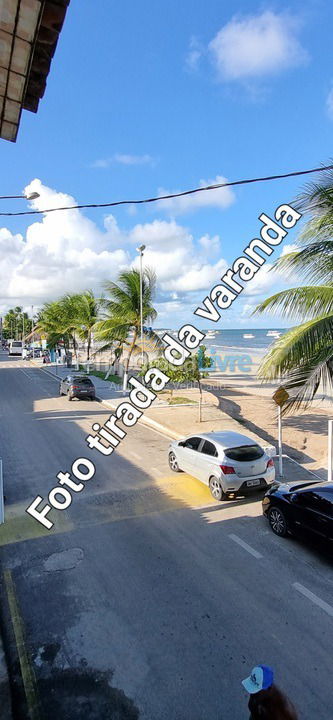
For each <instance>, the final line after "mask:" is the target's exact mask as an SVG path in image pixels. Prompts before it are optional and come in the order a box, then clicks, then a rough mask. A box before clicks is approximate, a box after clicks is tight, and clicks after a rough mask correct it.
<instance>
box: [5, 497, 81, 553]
mask: <svg viewBox="0 0 333 720" xmlns="http://www.w3.org/2000/svg"><path fill="white" fill-rule="evenodd" d="M28 505H29V501H26V502H25V503H24V504H23V503H15V504H13V505H9V506H5V522H4V523H3V524H2V525H0V547H1V546H2V545H10V544H11V543H16V542H23V541H24V540H35V539H36V538H39V537H49V536H50V535H54V534H58V533H62V532H66V531H68V530H72V529H73V527H74V525H73V523H72V521H71V520H70V518H69V516H68V513H67V515H65V513H64V512H58V513H57V512H56V511H55V510H54V511H51V512H50V518H51V520H52V522H54V525H53V528H52V529H51V530H47V529H46V528H44V526H43V525H41V523H39V522H37V520H35V519H34V518H32V517H31V515H28V513H26V512H25V511H26V508H27V507H28Z"/></svg>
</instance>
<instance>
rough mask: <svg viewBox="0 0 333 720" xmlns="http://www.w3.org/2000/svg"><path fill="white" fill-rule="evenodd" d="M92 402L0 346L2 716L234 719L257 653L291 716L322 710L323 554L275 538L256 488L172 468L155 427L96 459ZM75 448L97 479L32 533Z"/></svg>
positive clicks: (327, 684) (138, 430) (327, 619)
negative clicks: (5, 665) (249, 490)
mask: <svg viewBox="0 0 333 720" xmlns="http://www.w3.org/2000/svg"><path fill="white" fill-rule="evenodd" d="M108 414H109V413H108V412H107V411H106V408H105V407H103V406H102V405H100V404H98V403H92V402H85V401H73V402H72V403H69V402H68V401H67V400H66V398H60V397H59V396H58V386H57V383H56V381H55V380H54V379H53V378H52V377H51V376H49V375H48V374H47V373H46V372H44V370H42V369H38V368H35V367H31V366H30V367H29V363H28V362H22V361H20V360H15V359H14V358H8V357H7V355H5V354H0V455H1V456H2V458H3V463H4V480H5V492H6V523H5V525H3V526H1V527H0V562H1V616H2V630H3V634H4V640H5V648H6V652H7V656H8V660H9V667H10V674H11V680H12V683H13V688H14V692H15V717H16V718H18V719H19V720H20V719H21V718H24V719H25V718H28V717H29V716H30V717H31V718H32V720H44V719H46V718H47V720H53V719H54V720H55V719H56V718H57V720H58V718H60V717H61V718H62V720H77V719H78V718H80V719H81V718H82V717H85V718H87V720H95V719H96V720H97V718H98V720H104V719H105V720H106V719H108V718H110V719H112V720H122V719H125V718H126V719H127V718H128V719H129V720H132V719H133V720H134V718H140V719H141V720H227V719H228V720H229V718H232V719H233V720H243V718H247V717H248V711H247V696H246V693H245V692H244V691H243V689H242V687H241V684H240V682H241V680H242V679H243V678H244V677H245V675H246V674H248V671H249V670H250V669H251V667H252V666H253V665H255V664H257V663H267V664H271V665H272V666H273V667H274V668H275V672H276V681H277V683H278V684H280V685H281V686H282V687H283V688H284V689H285V690H286V692H287V693H288V694H289V695H290V696H291V698H292V699H293V701H294V702H295V703H296V705H297V707H298V708H299V712H300V717H301V718H302V720H312V719H313V716H314V715H315V717H316V720H328V718H330V717H331V715H332V711H331V708H332V706H333V686H332V682H331V676H332V673H331V656H332V636H333V632H332V625H333V592H332V590H333V572H332V569H333V565H332V562H331V561H330V558H329V557H327V556H326V555H324V554H322V553H321V552H320V550H318V549H317V550H313V549H312V548H311V546H309V544H303V543H301V542H299V541H296V540H283V539H279V538H277V537H275V536H274V535H273V533H272V532H271V531H270V530H269V528H268V527H267V525H266V522H265V520H264V519H263V518H262V516H261V506H260V502H258V501H256V500H254V501H253V500H251V499H249V500H247V501H236V502H228V503H223V504H221V503H220V504H219V503H216V502H214V501H212V499H211V497H210V494H209V491H208V490H207V489H206V488H205V487H204V486H203V485H201V484H200V483H199V482H197V481H196V480H194V479H192V478H190V477H189V476H187V475H185V474H177V475H173V474H172V475H170V471H169V469H168V465H167V452H166V451H167V447H168V440H167V439H166V438H164V437H163V436H162V435H160V434H158V433H156V432H154V431H152V430H150V429H148V428H145V427H143V426H142V425H141V426H140V425H137V426H136V427H134V428H132V429H131V430H129V433H128V436H127V438H126V439H125V440H124V441H123V442H122V443H121V445H120V446H119V448H118V449H117V451H116V452H114V453H113V455H112V456H110V457H102V456H99V454H98V453H97V451H95V450H89V449H88V446H87V445H86V443H85V436H86V435H87V434H88V431H89V430H90V429H91V425H92V423H93V422H97V421H98V422H99V423H100V424H102V423H103V422H104V421H105V420H106V418H107V417H108ZM79 456H86V457H90V458H91V459H92V460H93V461H94V462H95V464H96V468H97V472H96V475H95V477H94V478H93V479H92V480H91V481H89V483H87V485H86V488H85V489H84V490H83V491H82V492H81V493H80V494H78V495H76V496H75V497H74V498H73V503H72V505H71V507H70V508H68V510H65V511H53V515H52V519H53V520H54V523H55V525H54V528H53V529H52V530H51V531H47V530H43V529H42V528H41V526H40V525H39V524H38V523H37V522H36V521H35V520H34V519H33V518H31V517H29V516H28V515H27V514H26V513H25V508H26V507H27V506H28V505H29V504H30V502H31V501H32V500H33V499H34V497H35V496H36V495H38V494H39V495H41V496H43V497H47V494H48V492H49V490H50V489H51V488H52V487H53V486H54V485H55V484H56V474H57V472H59V470H62V471H66V470H70V468H71V464H72V462H73V460H74V459H75V458H77V457H79Z"/></svg>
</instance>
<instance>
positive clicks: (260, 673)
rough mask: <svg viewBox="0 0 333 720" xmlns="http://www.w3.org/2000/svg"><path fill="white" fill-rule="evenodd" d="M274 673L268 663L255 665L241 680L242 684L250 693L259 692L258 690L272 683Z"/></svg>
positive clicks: (266, 687)
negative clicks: (247, 675) (249, 673)
mask: <svg viewBox="0 0 333 720" xmlns="http://www.w3.org/2000/svg"><path fill="white" fill-rule="evenodd" d="M273 682H274V673H273V670H272V668H271V667H269V665H256V667H254V668H253V670H251V675H249V677H247V678H245V680H242V685H243V686H244V687H245V690H247V692H248V693H250V695H254V694H255V693H258V692H260V690H267V689H268V688H270V687H271V686H272V685H273Z"/></svg>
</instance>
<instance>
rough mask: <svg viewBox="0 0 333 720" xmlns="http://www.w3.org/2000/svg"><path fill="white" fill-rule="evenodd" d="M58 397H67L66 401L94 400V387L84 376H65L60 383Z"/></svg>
mask: <svg viewBox="0 0 333 720" xmlns="http://www.w3.org/2000/svg"><path fill="white" fill-rule="evenodd" d="M59 395H67V398H68V400H73V398H74V397H76V398H90V400H95V398H96V392H95V385H94V383H93V382H92V381H91V380H90V378H88V377H87V376H86V375H77V374H76V375H67V377H65V378H64V379H63V380H61V382H60V386H59Z"/></svg>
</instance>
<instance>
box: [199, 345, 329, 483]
mask: <svg viewBox="0 0 333 720" xmlns="http://www.w3.org/2000/svg"><path fill="white" fill-rule="evenodd" d="M251 357H252V366H251V372H249V373H246V374H243V375H237V374H232V373H223V374H222V373H214V374H212V375H211V376H210V377H209V379H206V380H204V381H203V383H204V384H205V385H206V384H210V385H211V386H212V387H213V386H216V389H214V390H213V389H212V392H213V393H214V394H216V395H217V397H219V398H220V403H221V405H220V406H221V409H222V410H223V411H224V412H225V413H227V414H228V415H230V417H232V418H234V419H236V420H239V421H240V422H241V423H242V425H243V426H244V427H247V428H248V429H249V430H251V431H252V432H255V433H257V434H258V435H259V436H260V437H262V438H263V439H264V440H266V441H267V442H269V443H272V444H275V445H276V444H277V408H276V405H275V403H274V402H273V400H272V394H273V393H274V390H275V388H276V387H277V383H263V382H262V381H261V380H260V379H259V378H258V377H257V371H258V368H259V365H260V363H261V361H262V358H263V357H264V353H263V352H252V353H251ZM331 417H333V403H332V401H330V400H329V399H328V398H322V397H321V396H319V397H318V399H316V400H315V401H314V403H313V404H312V405H311V407H310V408H308V409H307V410H304V411H303V412H297V413H293V414H290V415H287V416H286V417H285V418H284V419H283V449H284V452H285V453H287V454H288V455H290V457H292V458H293V459H295V460H297V461H298V462H300V463H302V465H304V466H305V467H307V468H308V469H309V470H314V471H316V472H319V474H320V475H323V476H325V473H326V471H327V423H328V420H329V419H330V418H331Z"/></svg>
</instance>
